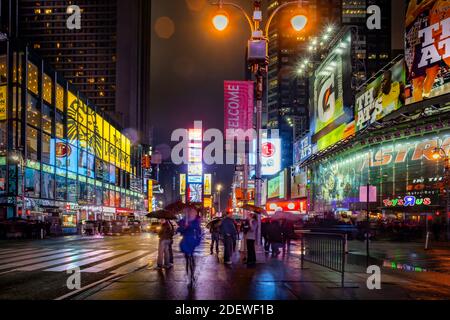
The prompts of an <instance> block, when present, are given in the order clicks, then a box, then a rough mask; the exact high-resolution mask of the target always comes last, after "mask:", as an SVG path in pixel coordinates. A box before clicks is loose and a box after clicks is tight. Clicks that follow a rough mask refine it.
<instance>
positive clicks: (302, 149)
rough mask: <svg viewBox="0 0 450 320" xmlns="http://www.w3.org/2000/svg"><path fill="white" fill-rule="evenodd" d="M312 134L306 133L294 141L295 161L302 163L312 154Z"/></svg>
mask: <svg viewBox="0 0 450 320" xmlns="http://www.w3.org/2000/svg"><path fill="white" fill-rule="evenodd" d="M312 153H313V148H312V145H311V135H309V134H308V135H306V136H305V137H303V138H302V139H301V140H299V141H297V142H296V143H294V163H302V162H303V161H306V160H308V158H309V157H310V156H311V155H312Z"/></svg>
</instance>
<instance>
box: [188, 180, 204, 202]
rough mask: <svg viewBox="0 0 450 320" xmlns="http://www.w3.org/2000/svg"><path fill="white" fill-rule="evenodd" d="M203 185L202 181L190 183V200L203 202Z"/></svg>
mask: <svg viewBox="0 0 450 320" xmlns="http://www.w3.org/2000/svg"><path fill="white" fill-rule="evenodd" d="M202 189H203V185H202V184H201V183H193V184H190V185H189V189H188V197H189V198H188V199H189V202H203V190H202Z"/></svg>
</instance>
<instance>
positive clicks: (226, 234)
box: [220, 212, 237, 264]
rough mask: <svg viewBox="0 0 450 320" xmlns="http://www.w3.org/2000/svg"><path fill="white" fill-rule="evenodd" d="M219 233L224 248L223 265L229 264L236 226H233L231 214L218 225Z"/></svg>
mask: <svg viewBox="0 0 450 320" xmlns="http://www.w3.org/2000/svg"><path fill="white" fill-rule="evenodd" d="M220 233H221V235H222V240H223V247H224V257H223V260H224V263H225V264H231V254H232V253H233V242H234V240H235V239H236V233H237V231H236V226H235V225H234V219H233V218H232V213H231V212H230V213H228V214H227V216H226V217H225V218H224V219H223V220H222V223H221V225H220Z"/></svg>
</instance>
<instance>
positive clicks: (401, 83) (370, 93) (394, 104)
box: [355, 59, 406, 131]
mask: <svg viewBox="0 0 450 320" xmlns="http://www.w3.org/2000/svg"><path fill="white" fill-rule="evenodd" d="M405 82H406V74H405V67H404V61H403V59H402V60H401V61H399V62H397V63H396V64H395V65H393V66H392V67H391V68H390V69H389V70H386V71H384V72H383V73H382V74H380V75H379V76H378V77H377V78H376V79H375V80H374V81H372V82H371V83H369V84H368V85H367V87H366V88H365V90H364V91H362V92H360V93H359V94H358V95H357V96H356V101H355V125H356V131H359V130H363V129H365V128H367V127H368V126H369V125H371V124H372V123H375V122H377V121H380V120H381V119H383V118H384V117H385V116H387V115H388V114H390V113H392V112H394V111H396V110H398V109H400V108H401V107H403V106H404V105H405Z"/></svg>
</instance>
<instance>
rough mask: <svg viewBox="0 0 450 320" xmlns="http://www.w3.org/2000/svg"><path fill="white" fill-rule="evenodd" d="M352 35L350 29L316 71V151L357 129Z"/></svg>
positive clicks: (313, 126) (312, 125) (313, 121)
mask: <svg viewBox="0 0 450 320" xmlns="http://www.w3.org/2000/svg"><path fill="white" fill-rule="evenodd" d="M351 39H352V37H351V32H350V31H349V32H347V33H346V34H345V35H344V36H343V37H342V38H341V39H340V40H339V41H338V42H337V43H336V45H335V46H334V47H333V48H332V49H331V50H330V53H329V54H328V56H327V57H326V58H325V60H324V61H323V62H322V64H321V65H320V66H319V67H318V68H317V70H316V71H315V73H314V77H313V81H312V92H313V95H312V103H311V106H312V110H311V112H310V114H311V122H310V131H311V134H312V137H311V140H312V143H313V144H316V145H317V151H321V150H324V149H326V148H327V147H329V146H332V145H333V144H335V143H337V142H338V141H340V140H342V139H344V138H346V137H349V136H351V135H352V134H354V133H355V127H354V122H353V120H354V111H353V110H354V109H353V106H352V104H353V98H352V89H351V81H352V79H351V78H352V70H351V65H352V62H351V61H352V59H351V46H352V40H351Z"/></svg>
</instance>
